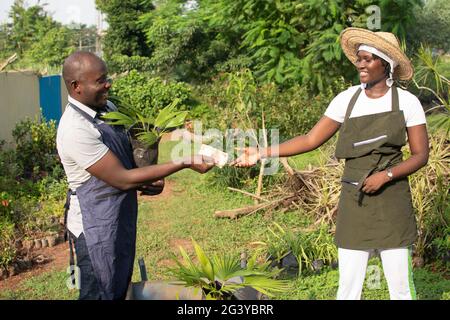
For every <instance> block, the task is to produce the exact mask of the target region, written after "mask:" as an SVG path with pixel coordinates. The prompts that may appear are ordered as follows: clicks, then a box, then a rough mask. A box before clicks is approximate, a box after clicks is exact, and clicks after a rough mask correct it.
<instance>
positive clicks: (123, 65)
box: [107, 54, 154, 74]
mask: <svg viewBox="0 0 450 320" xmlns="http://www.w3.org/2000/svg"><path fill="white" fill-rule="evenodd" d="M107 65H108V70H109V72H110V73H119V74H120V73H124V72H129V71H130V70H136V71H139V72H151V71H152V70H153V68H154V66H153V64H152V63H151V61H150V58H148V57H142V56H131V57H129V56H127V55H120V54H115V55H113V56H112V57H111V58H109V59H108V60H107Z"/></svg>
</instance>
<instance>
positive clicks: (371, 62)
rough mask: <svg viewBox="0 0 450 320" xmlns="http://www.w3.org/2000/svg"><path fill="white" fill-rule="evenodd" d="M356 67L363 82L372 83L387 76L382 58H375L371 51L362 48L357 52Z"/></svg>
mask: <svg viewBox="0 0 450 320" xmlns="http://www.w3.org/2000/svg"><path fill="white" fill-rule="evenodd" d="M357 57H358V58H357V60H356V68H357V69H358V72H359V79H360V81H361V82H362V83H370V82H373V81H376V80H379V79H382V78H383V77H385V76H386V75H385V72H384V66H383V64H382V62H381V59H375V58H374V57H373V55H372V54H371V53H370V52H367V51H364V50H360V51H358V53H357Z"/></svg>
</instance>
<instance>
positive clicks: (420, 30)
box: [407, 0, 450, 52]
mask: <svg viewBox="0 0 450 320" xmlns="http://www.w3.org/2000/svg"><path fill="white" fill-rule="evenodd" d="M413 18H414V20H415V23H414V25H412V31H411V32H409V33H408V37H407V38H408V39H409V43H410V44H411V45H412V46H413V47H414V48H419V47H420V45H421V44H427V45H429V46H430V47H432V48H436V49H443V50H444V51H447V52H448V51H449V50H450V40H449V37H448V35H449V34H450V2H448V1H447V0H428V1H426V2H425V6H424V7H423V8H417V9H416V10H415V11H414V15H413Z"/></svg>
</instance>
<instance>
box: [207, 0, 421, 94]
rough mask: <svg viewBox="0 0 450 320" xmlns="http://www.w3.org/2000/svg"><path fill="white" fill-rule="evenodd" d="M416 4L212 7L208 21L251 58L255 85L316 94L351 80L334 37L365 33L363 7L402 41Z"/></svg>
mask: <svg viewBox="0 0 450 320" xmlns="http://www.w3.org/2000/svg"><path fill="white" fill-rule="evenodd" d="M419 3H420V1H418V0H409V1H393V0H380V1H367V0H359V1H342V0H333V1H327V2H326V3H323V2H320V1H315V0H308V1H304V0H297V1H292V0H278V1H265V0H250V1H248V0H238V1H218V2H216V4H211V9H210V10H211V11H210V13H211V18H210V20H209V21H210V23H211V24H212V25H214V26H215V27H216V28H217V27H222V28H223V30H228V26H230V25H234V27H233V31H236V30H237V31H238V32H240V33H241V34H242V42H240V48H241V51H242V53H243V54H244V55H247V56H249V57H251V59H252V61H253V63H252V65H251V69H252V71H254V73H255V75H256V77H257V79H258V80H259V81H261V82H275V83H277V84H278V85H282V86H291V85H293V84H295V83H301V84H302V85H304V86H308V87H309V88H310V89H312V90H313V91H314V92H317V91H321V90H323V89H324V88H326V87H327V86H328V85H330V84H331V83H332V82H333V81H335V80H336V79H337V78H338V77H340V76H344V77H345V79H346V80H352V79H353V78H354V77H355V75H356V72H355V71H354V67H353V65H352V64H351V63H350V62H349V61H348V60H347V58H345V56H344V55H343V54H342V50H341V48H340V45H339V34H340V32H341V31H342V30H343V29H344V28H346V27H350V26H355V27H363V28H367V26H366V21H367V18H368V16H369V15H368V13H366V11H365V10H366V9H367V7H368V6H369V5H378V6H380V9H381V12H382V25H381V28H382V30H384V31H391V32H394V33H396V34H397V35H398V36H399V37H400V38H401V39H404V38H405V34H406V32H405V30H407V28H408V27H409V26H410V25H411V24H412V23H413V18H412V17H411V14H410V13H411V12H412V10H413V9H414V7H415V6H417V5H419ZM207 4H208V5H210V3H209V2H207ZM236 25H237V26H236ZM225 32H226V31H223V32H222V33H225Z"/></svg>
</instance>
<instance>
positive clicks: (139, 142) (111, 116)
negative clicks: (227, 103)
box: [103, 97, 188, 195]
mask: <svg viewBox="0 0 450 320" xmlns="http://www.w3.org/2000/svg"><path fill="white" fill-rule="evenodd" d="M111 100H112V101H113V102H114V103H115V104H116V105H117V106H118V110H117V111H112V112H108V113H107V114H105V115H104V116H103V119H105V121H106V122H107V123H108V124H111V125H120V126H124V127H125V129H127V130H128V131H129V133H130V136H131V145H132V147H133V158H134V161H135V162H136V165H137V166H138V167H144V166H148V165H152V164H156V163H157V162H158V146H159V142H160V140H161V137H162V135H163V134H164V133H166V132H169V131H170V130H172V129H174V128H176V127H179V126H181V125H183V123H184V120H185V119H186V116H187V114H188V111H179V110H177V106H178V104H179V102H180V100H179V99H174V100H173V101H172V103H170V104H169V105H167V106H166V107H164V108H163V109H161V110H160V111H159V112H158V114H157V115H154V113H153V110H140V109H138V108H136V107H134V106H132V105H131V104H130V103H128V102H127V101H125V100H120V99H118V98H117V97H112V98H111ZM163 187H164V182H163V181H162V180H161V181H156V182H154V183H153V184H152V185H149V186H144V187H142V188H140V189H139V190H141V191H142V192H143V193H144V194H150V195H154V194H157V193H160V192H161V191H162V188H163Z"/></svg>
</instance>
